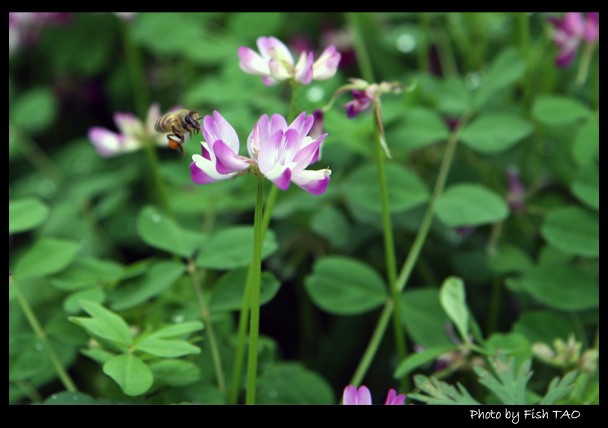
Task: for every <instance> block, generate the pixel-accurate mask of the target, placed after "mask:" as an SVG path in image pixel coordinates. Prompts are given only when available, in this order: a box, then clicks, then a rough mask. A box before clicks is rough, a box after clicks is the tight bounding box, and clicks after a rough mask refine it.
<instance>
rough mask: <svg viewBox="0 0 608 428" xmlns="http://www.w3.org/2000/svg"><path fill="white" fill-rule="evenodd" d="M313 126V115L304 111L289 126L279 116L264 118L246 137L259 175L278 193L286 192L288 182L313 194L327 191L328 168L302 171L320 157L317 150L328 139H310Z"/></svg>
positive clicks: (323, 136)
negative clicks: (262, 175)
mask: <svg viewBox="0 0 608 428" xmlns="http://www.w3.org/2000/svg"><path fill="white" fill-rule="evenodd" d="M313 123H314V117H313V115H308V116H306V112H303V113H302V114H300V115H299V116H298V117H297V118H296V119H295V120H294V121H293V122H292V123H291V124H290V125H289V126H287V122H286V121H285V118H284V117H283V116H281V115H280V114H274V115H273V116H272V118H270V120H268V115H263V116H262V117H260V119H259V120H258V122H257V123H256V124H255V127H254V128H253V131H251V134H249V138H247V150H249V155H250V156H251V157H252V158H253V159H255V160H256V162H257V164H258V167H259V170H260V172H261V173H262V174H264V176H265V177H266V178H267V179H269V180H270V181H272V182H273V183H274V184H275V185H276V186H277V187H278V188H279V189H281V190H287V189H288V188H289V184H290V182H292V183H294V184H295V185H297V186H299V187H301V188H302V189H304V190H306V191H307V192H308V193H311V194H313V195H320V194H322V193H324V192H325V190H326V189H327V184H328V183H329V176H330V174H331V171H330V170H329V169H322V170H318V171H311V170H305V168H306V167H308V165H310V164H311V163H315V162H316V161H317V159H318V158H319V147H320V146H321V143H322V142H323V140H324V139H325V137H326V136H327V133H325V134H322V135H321V136H320V137H319V138H317V139H315V140H313V139H312V138H311V137H309V136H308V132H309V131H310V129H311V128H312V126H313Z"/></svg>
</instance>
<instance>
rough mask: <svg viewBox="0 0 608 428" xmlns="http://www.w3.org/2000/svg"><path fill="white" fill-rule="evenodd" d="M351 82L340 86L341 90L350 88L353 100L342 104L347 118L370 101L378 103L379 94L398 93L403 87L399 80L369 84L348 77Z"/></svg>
mask: <svg viewBox="0 0 608 428" xmlns="http://www.w3.org/2000/svg"><path fill="white" fill-rule="evenodd" d="M348 80H350V81H351V82H352V83H350V84H348V85H345V86H343V87H342V90H344V89H347V90H352V93H353V100H352V101H350V102H348V103H346V104H344V108H345V109H346V114H347V116H348V118H349V119H352V118H354V117H355V116H357V115H358V114H359V113H361V112H362V111H363V110H366V109H367V108H369V106H370V104H371V103H372V102H377V103H380V95H382V94H386V93H389V92H390V93H393V94H398V93H399V92H401V90H402V89H403V85H402V84H401V83H399V82H381V83H372V84H369V83H368V82H366V81H365V80H363V79H357V78H351V79H348Z"/></svg>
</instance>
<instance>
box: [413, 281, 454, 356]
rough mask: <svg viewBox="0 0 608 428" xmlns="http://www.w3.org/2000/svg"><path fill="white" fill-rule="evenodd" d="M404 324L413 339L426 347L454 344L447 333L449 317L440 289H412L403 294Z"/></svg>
mask: <svg viewBox="0 0 608 428" xmlns="http://www.w3.org/2000/svg"><path fill="white" fill-rule="evenodd" d="M401 313H402V314H403V316H402V317H401V319H402V320H403V325H404V326H405V328H406V330H407V332H408V333H409V334H410V336H412V340H413V341H414V342H416V343H418V344H419V345H422V346H426V347H429V348H430V347H437V346H445V345H452V341H451V340H450V338H449V337H448V335H447V332H446V324H447V323H448V322H449V318H448V317H447V315H446V314H445V312H444V311H443V309H442V308H441V304H440V303H439V290H437V289H431V288H425V289H411V290H406V291H405V292H404V293H403V294H402V295H401Z"/></svg>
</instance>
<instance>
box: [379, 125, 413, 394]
mask: <svg viewBox="0 0 608 428" xmlns="http://www.w3.org/2000/svg"><path fill="white" fill-rule="evenodd" d="M374 123H376V124H377V122H376V121H374ZM375 140H376V144H375V146H376V150H375V154H376V165H377V167H378V183H379V184H380V201H381V204H382V228H383V234H384V254H385V257H386V276H387V278H388V286H389V289H390V292H391V296H392V298H393V304H394V306H395V310H394V311H393V327H394V333H395V347H396V348H397V354H398V355H399V361H403V360H405V358H406V357H407V353H406V348H405V334H404V333H403V324H402V323H401V304H400V303H401V299H400V298H399V291H398V290H397V286H396V280H397V261H396V256H395V242H394V241H393V225H392V222H391V213H390V210H389V206H388V186H387V184H386V172H385V170H384V150H383V149H382V145H381V143H380V129H378V126H376V129H375ZM408 384H409V379H408V377H407V376H403V377H402V378H401V387H402V390H403V391H408V390H409V385H408Z"/></svg>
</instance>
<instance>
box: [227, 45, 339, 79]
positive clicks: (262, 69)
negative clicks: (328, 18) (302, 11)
mask: <svg viewBox="0 0 608 428" xmlns="http://www.w3.org/2000/svg"><path fill="white" fill-rule="evenodd" d="M256 43H257V46H258V50H259V51H260V53H259V54H258V53H257V52H255V51H254V50H252V49H250V48H248V47H246V46H241V47H240V48H239V50H238V55H239V65H240V67H241V70H243V71H244V72H245V73H249V74H255V75H258V76H263V77H262V81H263V82H264V84H265V85H266V86H272V85H276V84H277V83H279V82H282V81H284V80H290V79H293V80H295V81H296V82H300V83H303V84H305V85H309V84H310V83H311V82H312V81H313V80H325V79H329V78H330V77H333V76H334V75H335V74H336V70H337V69H338V64H339V63H340V53H339V52H338V51H337V50H336V48H335V46H333V45H332V46H328V47H327V48H326V49H325V50H324V51H323V53H321V56H320V57H319V59H318V60H317V61H314V55H313V53H312V52H306V51H303V52H301V53H300V56H299V58H298V62H297V63H296V62H294V59H293V56H292V55H291V52H290V51H289V49H288V48H287V46H285V44H284V43H283V42H282V41H280V40H279V39H277V38H276V37H273V36H270V37H264V36H262V37H258V39H257V42H256Z"/></svg>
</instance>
